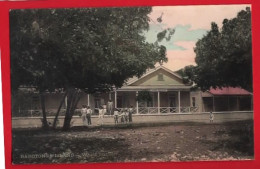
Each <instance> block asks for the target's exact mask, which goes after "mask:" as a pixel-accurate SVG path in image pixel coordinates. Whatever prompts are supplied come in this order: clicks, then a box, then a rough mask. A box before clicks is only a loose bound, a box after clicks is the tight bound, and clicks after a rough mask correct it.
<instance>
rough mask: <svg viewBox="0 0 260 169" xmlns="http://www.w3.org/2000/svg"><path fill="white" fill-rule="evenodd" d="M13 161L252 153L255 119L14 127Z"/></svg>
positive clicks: (215, 156) (199, 157) (248, 156)
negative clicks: (43, 128) (64, 129)
mask: <svg viewBox="0 0 260 169" xmlns="http://www.w3.org/2000/svg"><path fill="white" fill-rule="evenodd" d="M13 145H14V146H13V162H14V163H18V164H21V163H85V162H131V161H134V162H138V161H153V162H156V161H194V160H239V159H253V137H252V121H243V122H232V123H223V124H215V125H210V124H203V125H202V124H201V125H199V124H185V125H184V124H178V125H167V126H154V127H132V128H131V127H125V128H95V129H87V128H75V129H73V130H72V131H70V132H61V131H49V132H42V131H28V130H27V131H20V130H19V131H18V130H17V131H14V133H13Z"/></svg>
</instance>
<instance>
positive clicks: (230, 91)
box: [207, 87, 252, 96]
mask: <svg viewBox="0 0 260 169" xmlns="http://www.w3.org/2000/svg"><path fill="white" fill-rule="evenodd" d="M207 92H208V93H210V94H212V95H214V96H221V95H252V93H250V92H248V91H247V90H245V89H242V88H240V87H223V88H216V89H214V88H211V89H210V90H209V91H207Z"/></svg>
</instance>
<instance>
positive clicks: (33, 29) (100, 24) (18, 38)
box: [10, 7, 167, 125]
mask: <svg viewBox="0 0 260 169" xmlns="http://www.w3.org/2000/svg"><path fill="white" fill-rule="evenodd" d="M150 12H151V8H150V7H144V8H82V9H33V10H30V9H26V10H12V11H11V12H10V34H11V83H12V91H13V92H14V91H15V90H17V89H18V87H19V86H21V85H25V86H34V87H36V88H37V90H38V91H39V92H40V93H44V92H45V91H54V90H57V89H61V88H62V89H64V90H65V91H67V95H68V97H69V98H68V101H70V102H71V104H70V103H69V106H68V107H69V108H70V110H67V111H66V117H68V119H69V120H68V121H70V119H71V118H72V115H73V112H74V110H73V109H75V108H76V105H77V101H78V99H77V97H79V96H80V95H79V94H78V89H81V90H84V91H86V92H87V93H94V92H96V91H107V90H111V88H112V87H113V86H115V87H121V86H122V85H123V84H124V82H125V81H126V80H127V79H128V78H130V77H132V76H141V75H142V74H143V73H144V72H145V71H146V69H147V68H152V67H154V65H155V64H156V63H157V62H163V61H167V58H166V54H165V52H166V48H165V47H164V46H160V45H158V43H154V44H152V43H148V42H146V41H145V37H144V36H143V35H142V32H143V31H144V30H148V29H149V17H148V14H149V13H150ZM75 97H76V98H75ZM42 98H43V97H42ZM43 103H44V101H43ZM43 110H44V109H43ZM65 119H66V118H65ZM67 125H68V124H67Z"/></svg>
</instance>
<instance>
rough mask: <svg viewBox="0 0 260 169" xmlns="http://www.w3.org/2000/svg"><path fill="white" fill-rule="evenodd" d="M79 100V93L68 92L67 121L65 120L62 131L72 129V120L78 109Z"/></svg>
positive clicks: (73, 90)
mask: <svg viewBox="0 0 260 169" xmlns="http://www.w3.org/2000/svg"><path fill="white" fill-rule="evenodd" d="M79 100H80V94H79V91H77V90H76V89H69V90H68V103H67V109H66V114H65V119H64V123H63V128H62V130H64V131H67V130H69V129H70V127H71V119H72V116H73V114H74V112H75V109H76V107H77V104H78V102H79Z"/></svg>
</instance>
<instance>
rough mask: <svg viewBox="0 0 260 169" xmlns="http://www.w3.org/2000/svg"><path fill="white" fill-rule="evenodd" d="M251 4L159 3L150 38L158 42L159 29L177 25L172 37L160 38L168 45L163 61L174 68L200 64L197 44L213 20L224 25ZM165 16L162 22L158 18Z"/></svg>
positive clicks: (151, 16) (152, 13) (154, 9)
mask: <svg viewBox="0 0 260 169" xmlns="http://www.w3.org/2000/svg"><path fill="white" fill-rule="evenodd" d="M248 6H249V7H250V5H203V6H156V7H153V11H152V12H151V14H150V18H151V21H150V29H149V31H148V32H145V36H146V40H147V41H148V42H155V41H156V39H157V33H159V32H161V31H162V30H164V29H165V28H174V29H175V33H174V35H173V36H172V38H171V40H170V41H166V40H163V41H162V42H160V44H161V45H164V46H165V47H166V48H167V57H168V62H167V63H164V64H163V65H164V66H165V67H167V68H169V69H171V70H173V71H175V70H179V69H181V68H183V67H185V66H187V65H196V63H195V53H194V50H193V49H194V47H195V44H196V42H197V40H198V39H201V38H202V37H203V36H204V35H205V34H206V33H207V31H209V30H210V28H211V22H215V23H217V24H218V26H219V28H221V27H222V21H223V20H224V19H232V18H234V17H236V16H237V13H238V12H239V11H241V10H245V8H246V7H248ZM160 16H162V22H161V23H159V22H158V21H157V18H158V17H160Z"/></svg>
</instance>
